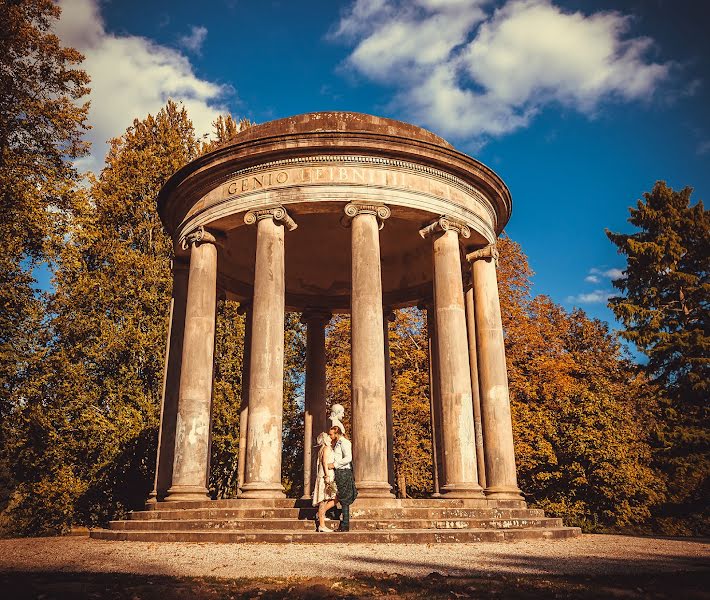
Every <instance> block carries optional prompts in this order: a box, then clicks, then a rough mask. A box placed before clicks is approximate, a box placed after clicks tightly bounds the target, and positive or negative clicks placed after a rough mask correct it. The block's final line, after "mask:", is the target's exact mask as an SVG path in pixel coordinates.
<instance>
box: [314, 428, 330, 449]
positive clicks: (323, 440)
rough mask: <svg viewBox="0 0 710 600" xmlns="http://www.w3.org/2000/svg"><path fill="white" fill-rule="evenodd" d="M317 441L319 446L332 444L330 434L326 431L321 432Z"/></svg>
mask: <svg viewBox="0 0 710 600" xmlns="http://www.w3.org/2000/svg"><path fill="white" fill-rule="evenodd" d="M316 442H318V445H319V446H329V445H330V436H329V435H328V434H327V433H326V432H325V431H324V432H322V433H319V434H318V438H317V439H316Z"/></svg>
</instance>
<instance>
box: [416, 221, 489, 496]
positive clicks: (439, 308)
mask: <svg viewBox="0 0 710 600" xmlns="http://www.w3.org/2000/svg"><path fill="white" fill-rule="evenodd" d="M419 233H420V234H421V236H422V237H423V238H427V237H431V239H432V244H433V255H434V309H435V312H436V330H437V350H438V355H439V370H440V374H441V387H440V390H441V413H442V419H441V437H442V439H443V443H444V476H445V483H444V485H443V486H441V488H440V489H441V492H442V494H443V495H444V496H445V497H447V498H473V497H482V496H483V490H482V489H481V486H480V485H479V484H478V472H477V467H476V441H475V432H474V427H473V401H472V397H471V373H470V366H469V360H468V340H467V337H466V313H465V309H464V298H463V283H462V280H461V258H460V252H459V236H462V237H469V236H470V235H471V233H470V231H469V229H468V227H466V225H464V224H462V223H458V222H456V221H453V220H451V219H447V218H444V217H442V218H440V219H439V220H438V221H436V222H435V223H433V224H432V225H429V226H428V227H425V228H424V229H422V230H420V232H419Z"/></svg>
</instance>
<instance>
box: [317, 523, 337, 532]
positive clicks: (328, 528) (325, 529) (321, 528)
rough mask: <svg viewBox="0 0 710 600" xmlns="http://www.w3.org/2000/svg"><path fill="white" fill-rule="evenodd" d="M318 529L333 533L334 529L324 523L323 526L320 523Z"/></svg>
mask: <svg viewBox="0 0 710 600" xmlns="http://www.w3.org/2000/svg"><path fill="white" fill-rule="evenodd" d="M316 531H320V532H322V533H333V530H332V529H331V528H330V527H326V526H325V525H323V527H321V526H320V525H319V526H318V528H317V529H316Z"/></svg>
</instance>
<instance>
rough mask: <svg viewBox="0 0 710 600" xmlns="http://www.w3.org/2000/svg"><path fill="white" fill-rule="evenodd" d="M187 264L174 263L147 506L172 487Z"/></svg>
mask: <svg viewBox="0 0 710 600" xmlns="http://www.w3.org/2000/svg"><path fill="white" fill-rule="evenodd" d="M187 278H188V267H187V264H185V263H183V262H182V261H178V260H177V259H176V260H175V261H173V294H172V298H171V299H170V312H169V322H168V339H167V341H166V344H165V370H164V372H163V400H162V403H161V408H160V428H159V429H158V449H157V450H158V451H157V457H156V464H155V481H154V485H153V491H152V492H151V493H150V498H149V500H148V502H155V501H158V500H163V499H164V498H165V496H166V495H167V493H168V490H169V489H170V486H171V485H172V479H173V461H174V458H175V426H176V422H177V410H178V408H177V407H178V396H179V394H180V367H181V365H182V346H183V337H184V333H185V305H186V303H187Z"/></svg>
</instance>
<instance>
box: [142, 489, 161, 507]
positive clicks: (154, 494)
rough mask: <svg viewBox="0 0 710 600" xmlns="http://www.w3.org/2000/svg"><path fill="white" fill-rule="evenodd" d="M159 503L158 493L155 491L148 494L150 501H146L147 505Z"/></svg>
mask: <svg viewBox="0 0 710 600" xmlns="http://www.w3.org/2000/svg"><path fill="white" fill-rule="evenodd" d="M157 502H158V492H157V491H155V490H153V491H152V492H151V493H150V494H148V499H147V500H146V501H145V503H146V504H157Z"/></svg>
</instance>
